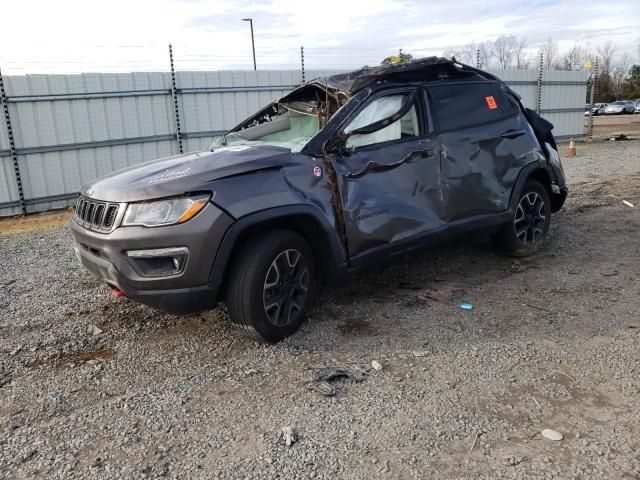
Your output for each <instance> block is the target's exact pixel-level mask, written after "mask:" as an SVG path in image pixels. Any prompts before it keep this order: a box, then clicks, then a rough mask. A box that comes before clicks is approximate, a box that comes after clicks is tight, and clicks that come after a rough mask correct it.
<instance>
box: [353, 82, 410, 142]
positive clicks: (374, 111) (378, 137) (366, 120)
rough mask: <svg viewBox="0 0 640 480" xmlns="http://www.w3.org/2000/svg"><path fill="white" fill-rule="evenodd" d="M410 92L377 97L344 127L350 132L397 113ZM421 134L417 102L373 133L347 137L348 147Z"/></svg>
mask: <svg viewBox="0 0 640 480" xmlns="http://www.w3.org/2000/svg"><path fill="white" fill-rule="evenodd" d="M407 97H408V94H404V93H403V94H393V95H387V96H384V97H380V98H376V99H375V100H373V101H372V102H371V103H370V104H369V105H367V106H366V107H365V108H364V110H362V111H361V112H360V113H358V115H356V117H355V118H354V119H353V120H352V121H351V122H350V123H349V125H348V126H347V127H346V128H345V129H344V131H345V133H349V132H351V131H353V130H356V129H358V128H362V127H366V126H367V125H371V124H372V123H375V122H378V121H380V120H383V119H385V118H387V117H390V116H391V115H393V114H394V113H396V112H397V111H398V110H400V108H401V107H402V105H403V103H404V102H405V100H406V99H407ZM419 134H420V125H419V122H418V114H417V111H416V106H415V104H414V105H412V107H411V109H410V110H409V111H408V112H407V113H406V114H405V115H403V116H402V118H400V119H399V120H397V121H395V122H393V123H392V124H390V125H388V126H386V127H384V128H383V129H382V130H378V131H377V132H373V133H363V134H358V133H356V134H354V135H351V136H350V137H349V138H348V139H347V147H351V148H353V147H364V146H366V145H374V144H376V143H383V142H389V141H392V140H400V139H401V138H408V137H416V136H418V135H419Z"/></svg>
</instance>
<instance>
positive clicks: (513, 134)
mask: <svg viewBox="0 0 640 480" xmlns="http://www.w3.org/2000/svg"><path fill="white" fill-rule="evenodd" d="M520 135H524V130H507V131H506V132H504V133H503V134H502V135H500V136H501V137H502V138H518V137H519V136H520Z"/></svg>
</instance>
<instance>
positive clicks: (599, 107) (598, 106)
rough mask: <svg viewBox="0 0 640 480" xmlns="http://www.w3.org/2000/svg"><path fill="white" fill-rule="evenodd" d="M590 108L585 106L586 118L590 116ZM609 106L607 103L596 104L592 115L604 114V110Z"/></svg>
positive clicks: (587, 105)
mask: <svg viewBox="0 0 640 480" xmlns="http://www.w3.org/2000/svg"><path fill="white" fill-rule="evenodd" d="M589 106H590V104H588V103H587V104H585V106H584V116H585V117H588V116H589ZM606 106H607V104H606V103H594V104H593V108H592V109H591V115H594V116H596V115H602V114H603V113H604V109H605V107H606Z"/></svg>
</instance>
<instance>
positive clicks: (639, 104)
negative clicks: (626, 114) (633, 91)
mask: <svg viewBox="0 0 640 480" xmlns="http://www.w3.org/2000/svg"><path fill="white" fill-rule="evenodd" d="M634 113H640V100H636V108H634Z"/></svg>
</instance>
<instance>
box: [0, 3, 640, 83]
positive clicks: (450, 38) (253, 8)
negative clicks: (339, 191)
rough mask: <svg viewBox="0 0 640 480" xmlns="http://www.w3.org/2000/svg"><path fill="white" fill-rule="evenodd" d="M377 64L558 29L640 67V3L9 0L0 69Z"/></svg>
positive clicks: (532, 42) (562, 39) (566, 37)
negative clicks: (170, 50) (396, 56)
mask: <svg viewBox="0 0 640 480" xmlns="http://www.w3.org/2000/svg"><path fill="white" fill-rule="evenodd" d="M245 17H251V18H253V21H254V29H255V42H256V53H257V62H258V68H265V69H266V68H287V67H292V68H297V67H298V66H299V61H300V59H299V55H300V46H301V45H304V47H305V63H306V66H307V68H314V67H315V68H327V67H337V68H345V67H355V66H360V65H363V64H369V65H373V64H377V63H379V62H380V60H381V59H382V58H383V57H385V56H387V55H389V54H392V53H395V52H397V50H398V49H399V48H402V49H403V50H404V51H408V52H411V53H414V54H416V55H418V56H425V55H433V54H436V55H438V54H441V53H442V52H443V51H444V50H446V49H448V48H455V47H459V46H462V45H464V44H466V43H469V42H479V41H484V40H492V39H495V38H496V37H497V36H498V35H500V34H508V35H511V34H512V35H517V36H519V37H525V38H526V39H527V43H528V45H529V47H530V48H531V51H532V52H534V51H535V50H537V47H538V45H539V44H540V43H542V42H544V41H545V40H546V39H547V38H548V37H549V36H551V37H553V38H554V39H555V40H556V41H557V42H558V44H559V47H560V50H562V49H565V48H568V47H570V46H571V45H573V44H575V43H577V44H580V45H583V46H590V47H593V49H594V50H595V47H597V46H598V45H601V44H603V43H605V42H607V41H611V42H613V43H614V44H615V45H617V47H618V50H619V52H623V51H626V52H627V53H628V54H629V55H630V56H631V57H632V59H633V60H635V61H636V62H638V63H640V58H639V57H640V53H639V47H638V44H639V43H640V0H615V1H604V0H597V1H596V0H543V1H531V0H518V1H511V2H498V1H495V2H491V1H490V0H457V1H456V0H453V1H451V0H449V1H441V0H440V1H420V0H401V1H390V0H363V1H353V0H351V1H349V0H319V1H314V2H311V1H306V0H237V1H229V0H155V1H151V0H102V1H96V0H46V1H45V0H42V1H33V0H3V2H2V18H3V22H2V27H0V68H2V70H3V73H5V74H21V73H32V72H48V73H61V72H76V71H131V70H165V69H166V68H167V66H168V54H167V44H168V43H170V42H171V43H173V45H174V55H175V58H176V65H177V67H178V68H179V69H192V68H193V69H221V68H252V66H253V65H252V60H251V37H250V33H249V24H248V23H247V22H242V21H241V19H242V18H245Z"/></svg>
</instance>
